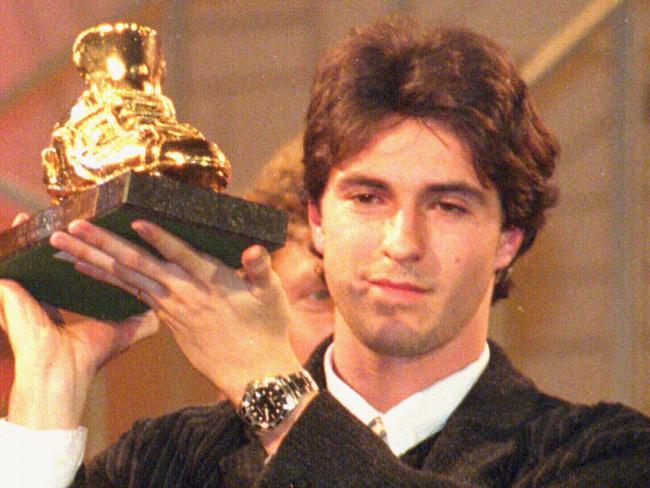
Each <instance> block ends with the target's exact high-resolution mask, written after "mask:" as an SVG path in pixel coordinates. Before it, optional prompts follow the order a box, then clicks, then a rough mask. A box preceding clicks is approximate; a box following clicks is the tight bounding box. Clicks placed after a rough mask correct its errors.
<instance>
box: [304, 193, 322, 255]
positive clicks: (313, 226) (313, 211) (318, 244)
mask: <svg viewBox="0 0 650 488" xmlns="http://www.w3.org/2000/svg"><path fill="white" fill-rule="evenodd" d="M307 216H308V217H309V229H310V230H311V242H312V244H313V245H314V249H316V251H318V253H319V254H321V255H322V254H323V247H324V243H325V239H324V236H323V226H322V217H321V213H320V208H319V206H318V204H317V203H316V202H314V201H313V200H309V203H307Z"/></svg>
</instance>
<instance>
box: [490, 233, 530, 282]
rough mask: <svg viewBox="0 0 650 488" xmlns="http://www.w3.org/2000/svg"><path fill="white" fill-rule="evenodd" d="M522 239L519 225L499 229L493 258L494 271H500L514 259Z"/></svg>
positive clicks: (522, 234) (522, 235)
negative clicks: (499, 234) (499, 233)
mask: <svg viewBox="0 0 650 488" xmlns="http://www.w3.org/2000/svg"><path fill="white" fill-rule="evenodd" d="M523 240H524V230H523V229H520V228H519V227H511V228H509V229H504V230H503V231H501V237H500V238H499V247H498V249H497V253H496V256H495V260H494V271H495V272H497V271H500V270H502V269H505V268H507V267H508V266H510V263H512V260H513V259H515V256H517V253H518V252H519V248H520V247H521V243H522V242H523Z"/></svg>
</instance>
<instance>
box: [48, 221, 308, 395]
mask: <svg viewBox="0 0 650 488" xmlns="http://www.w3.org/2000/svg"><path fill="white" fill-rule="evenodd" d="M133 229H134V230H135V231H136V232H137V233H138V235H140V237H142V238H143V239H144V240H145V241H146V242H148V243H149V244H151V245H152V246H153V247H154V248H155V249H156V250H157V251H158V252H159V253H160V254H161V255H162V256H163V258H164V259H159V258H157V257H155V256H152V255H151V254H149V253H148V252H146V251H145V250H143V249H142V248H140V247H139V246H137V245H135V244H133V243H131V242H129V241H127V240H125V239H122V238H120V237H118V236H116V235H114V234H112V233H110V232H109V231H106V230H105V229H102V228H99V227H96V226H94V225H92V224H90V223H88V222H85V221H75V222H73V223H72V224H71V225H70V226H69V229H68V230H69V234H66V233H63V232H57V233H55V234H54V235H53V236H52V238H51V243H52V245H53V246H54V247H56V248H58V249H60V250H62V251H65V252H67V253H68V254H70V255H72V256H74V257H76V258H77V259H79V261H78V262H77V264H76V268H77V270H79V271H80V272H83V273H85V274H87V275H89V276H91V277H93V278H96V279H99V280H102V281H105V282H108V283H112V284H115V285H117V286H120V287H121V288H123V289H124V290H126V291H128V292H129V293H131V294H133V295H135V296H137V297H139V298H141V300H143V301H144V302H145V303H147V304H148V305H149V306H150V307H151V308H152V309H153V310H154V311H155V313H156V314H157V315H158V316H159V317H160V318H161V319H162V321H163V322H164V323H166V324H167V325H168V326H169V327H170V329H171V331H172V333H173V335H174V338H175V340H176V342H177V343H178V345H179V347H180V348H181V350H182V351H183V353H184V354H185V356H186V357H187V358H188V359H189V361H190V362H191V363H192V364H193V365H194V367H195V368H197V369H198V370H199V371H200V372H201V373H202V374H204V375H205V376H206V377H207V378H208V379H210V380H211V381H212V382H213V383H214V384H215V385H216V386H217V387H218V388H219V389H220V390H222V391H223V392H224V393H225V394H226V395H227V396H228V398H229V399H230V400H231V401H232V402H233V403H234V404H236V405H237V404H238V403H239V401H240V400H241V397H242V394H243V391H244V388H245V386H246V384H247V383H248V382H249V381H251V380H253V379H261V378H263V377H265V376H268V375H276V374H289V373H293V372H295V371H298V370H299V369H300V368H301V365H300V362H299V361H298V359H297V358H296V357H295V355H294V354H293V351H292V350H291V347H290V345H289V340H288V338H287V334H286V329H287V326H288V323H289V305H288V303H287V299H286V297H285V294H284V290H283V288H282V285H281V283H280V279H279V278H278V276H277V275H276V274H275V273H274V272H273V271H272V269H271V260H270V256H269V254H268V252H267V251H266V250H265V249H264V248H262V247H261V246H251V247H250V248H248V249H247V250H246V251H244V253H243V255H242V264H243V266H242V268H241V269H239V270H234V269H231V268H229V267H227V266H225V265H224V264H223V263H221V262H220V261H218V260H217V259H215V258H213V257H212V256H209V255H207V254H203V253H200V252H198V251H196V250H195V249H193V248H192V247H190V246H189V245H188V244H187V243H185V242H184V241H182V240H180V239H179V238H177V237H175V236H173V235H171V234H169V233H168V232H166V231H164V230H163V229H161V228H160V227H158V226H156V225H154V224H152V223H150V222H145V221H136V222H134V223H133Z"/></svg>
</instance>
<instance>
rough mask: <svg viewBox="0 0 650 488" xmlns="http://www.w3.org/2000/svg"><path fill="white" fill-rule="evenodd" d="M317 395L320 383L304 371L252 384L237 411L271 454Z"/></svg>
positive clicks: (247, 388) (248, 386)
mask: <svg viewBox="0 0 650 488" xmlns="http://www.w3.org/2000/svg"><path fill="white" fill-rule="evenodd" d="M317 394H318V385H317V384H316V382H315V381H314V380H313V379H312V377H311V375H310V374H309V372H307V371H305V370H303V369H300V370H299V371H296V372H294V373H291V374H288V375H278V376H270V377H266V378H263V379H261V380H255V381H251V382H250V383H249V384H248V385H247V387H246V390H245V392H244V395H243V397H242V400H241V402H240V404H239V406H238V408H237V411H238V413H239V415H240V417H241V418H242V420H243V421H244V422H245V423H246V424H247V426H248V427H249V429H251V430H252V431H253V432H254V433H255V434H256V435H257V436H258V437H259V439H260V441H261V442H262V444H263V445H264V447H265V448H266V450H267V452H269V453H274V452H275V450H276V449H277V447H278V446H279V445H280V443H281V441H282V439H284V436H285V435H286V434H287V433H288V432H289V430H291V427H292V426H293V424H294V423H295V421H296V420H297V419H298V417H299V416H300V414H301V413H302V411H303V410H304V409H305V408H306V407H307V405H308V404H309V402H311V400H312V399H313V398H314V397H315V396H316V395H317Z"/></svg>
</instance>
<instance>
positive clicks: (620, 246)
mask: <svg viewBox="0 0 650 488" xmlns="http://www.w3.org/2000/svg"><path fill="white" fill-rule="evenodd" d="M395 11H399V12H405V13H409V14H412V15H414V16H415V17H417V18H419V19H423V20H426V21H431V22H437V23H444V24H455V25H464V26H467V27H470V28H473V29H475V30H478V31H480V32H483V33H485V34H487V35H489V36H491V37H492V38H494V39H495V40H497V41H498V42H500V43H501V44H503V45H504V46H505V47H506V48H507V49H508V50H509V51H510V53H511V54H512V55H513V56H514V58H515V59H516V61H517V62H518V63H519V65H520V66H521V68H522V70H523V74H524V76H525V78H526V79H527V81H528V82H529V84H530V85H531V87H532V90H533V93H534V95H535V97H536V100H537V105H538V107H539V108H540V110H541V112H542V116H543V118H544V119H545V120H546V121H547V123H548V124H549V125H550V126H551V127H552V129H553V130H554V131H555V132H556V134H557V136H558V137H559V139H560V142H561V144H562V148H563V152H562V158H561V161H560V165H559V169H558V173H557V175H558V177H557V182H558V183H559V185H560V188H561V203H560V205H559V207H558V208H557V209H555V210H554V211H553V212H552V214H551V217H550V222H549V224H548V226H547V227H546V229H545V230H544V231H543V232H542V234H541V235H540V237H539V240H538V243H537V245H536V247H534V249H533V251H531V253H530V254H529V255H528V256H526V257H525V258H523V259H522V260H521V262H520V263H519V264H518V265H517V266H516V267H515V270H514V278H515V284H516V289H515V291H514V293H513V296H512V298H511V299H510V300H508V301H507V303H503V304H500V305H498V306H497V308H496V313H495V314H494V327H493V336H494V337H495V338H496V339H497V340H498V341H499V342H500V343H501V344H502V345H503V346H504V347H505V348H506V349H507V350H508V352H509V353H510V355H511V357H512V358H513V360H514V361H515V363H516V364H517V366H518V367H519V368H520V369H522V370H523V371H525V372H526V373H527V374H529V375H530V376H531V377H532V378H533V379H534V380H535V381H536V382H537V383H538V384H539V385H540V386H541V387H542V388H544V389H546V390H547V391H550V392H552V393H556V394H558V395H562V396H564V397H567V398H569V399H573V400H579V401H585V402H593V401H597V400H599V399H606V400H612V401H622V402H625V403H627V404H630V405H632V406H634V407H636V408H638V409H640V410H642V411H644V412H645V413H646V414H650V359H649V356H650V325H649V322H650V319H649V309H648V305H647V303H648V301H649V300H648V299H649V298H650V286H649V285H650V265H649V263H650V261H649V260H648V251H647V250H648V246H647V245H646V242H647V240H648V237H649V235H650V225H649V219H648V216H647V209H648V207H649V204H650V198H649V193H650V192H649V188H648V168H649V166H650V162H649V161H648V157H647V154H648V143H647V142H646V140H647V139H649V137H648V135H649V134H648V132H649V129H648V122H649V120H648V119H649V113H650V102H649V99H648V74H649V70H648V66H650V62H649V61H650V49H649V48H650V39H649V38H648V35H649V27H648V26H650V23H649V22H648V20H649V18H650V2H648V1H645V0H638V1H627V2H626V1H613V0H573V1H571V2H566V1H564V0H545V1H543V2H542V1H537V0H496V1H491V2H482V1H476V0H474V1H473V0H402V1H400V0H393V1H390V0H367V1H354V2H348V1H343V0H333V1H328V2H322V1H319V0H278V1H266V0H264V1H263V0H258V1H255V0H241V1H235V0H222V1H200V0H176V1H162V0H152V1H144V0H142V1H120V0H110V1H109V0H105V1H85V0H84V1H82V0H67V1H66V0H48V1H35V0H31V1H30V0H20V1H19V0H4V1H3V2H2V3H0V33H2V34H1V36H2V42H1V43H0V227H2V228H6V227H8V226H9V225H10V222H11V220H12V218H13V216H14V215H15V214H16V213H17V212H18V211H27V212H30V211H34V210H37V209H40V208H43V207H45V206H47V205H48V197H47V195H46V193H45V190H44V185H43V183H42V173H41V171H42V170H41V163H40V151H41V150H42V149H43V148H44V147H45V146H47V145H48V144H49V141H50V133H51V130H52V127H53V125H54V123H55V122H57V121H58V120H62V119H65V118H67V117H68V114H69V110H70V108H71V107H72V105H73V103H74V102H75V100H76V98H77V97H78V96H79V95H80V94H81V91H82V86H83V84H82V81H81V79H80V77H79V75H78V73H77V72H76V69H75V68H74V66H73V64H72V60H71V48H72V43H73V41H74V39H75V38H76V36H77V34H79V33H80V32H81V31H82V30H84V29H86V28H88V27H91V26H93V25H96V24H98V23H102V22H116V21H128V22H131V21H134V22H139V23H142V24H145V25H148V26H150V27H153V28H155V29H156V30H157V31H158V33H159V34H160V36H161V39H162V43H163V48H164V51H165V54H166V58H167V64H168V68H169V69H168V76H167V80H166V83H165V84H164V85H163V92H164V93H165V94H166V95H168V96H169V97H170V98H171V99H172V100H173V101H174V103H175V105H176V109H177V115H178V119H179V120H181V121H186V122H190V123H192V124H193V125H194V126H196V127H197V128H198V129H199V130H201V131H202V132H203V133H204V134H205V135H206V137H207V138H208V139H209V140H212V141H215V142H217V143H218V144H219V146H220V147H221V148H222V150H223V151H224V152H225V153H226V155H227V156H228V157H229V159H230V160H231V161H232V162H233V175H234V178H233V183H232V185H231V187H230V189H229V191H230V192H231V193H235V194H240V193H241V192H242V191H244V190H245V189H246V185H247V183H249V182H250V181H251V180H252V178H253V177H254V176H255V174H256V172H257V171H258V168H260V166H261V165H262V164H263V163H264V162H265V161H266V160H267V159H268V158H269V157H270V155H271V154H272V153H273V151H274V149H276V148H277V147H278V146H279V145H281V144H283V143H284V142H286V141H287V140H289V139H291V138H292V137H294V136H295V135H296V134H298V133H299V132H300V130H301V128H302V124H303V117H304V112H305V109H306V104H307V100H308V92H309V85H310V78H311V74H312V72H313V69H314V66H315V63H316V61H317V59H318V56H319V54H320V53H321V52H322V51H323V49H324V48H325V47H327V46H328V45H330V44H331V43H332V42H334V41H336V40H337V39H339V38H340V37H341V36H343V35H345V34H346V33H347V32H348V31H349V29H350V28H351V27H352V26H355V25H360V24H364V23H367V22H369V21H371V20H372V19H374V18H376V17H377V16H380V15H383V14H386V13H389V12H395ZM11 364H12V358H11V355H10V351H9V347H8V345H7V344H6V341H3V342H2V345H1V346H0V390H1V392H2V397H3V398H2V402H4V401H5V400H6V398H5V397H6V391H7V389H8V385H9V382H10V381H11V374H12V372H11ZM216 397H217V392H215V391H214V389H213V388H212V387H211V386H210V385H209V384H208V383H207V381H205V380H203V379H202V378H201V377H200V376H199V375H198V374H197V373H195V372H194V371H193V370H192V368H191V367H190V366H189V365H188V364H187V362H186V361H185V359H184V358H183V357H182V356H181V354H180V353H179V352H178V351H177V350H176V348H175V346H174V344H173V342H172V341H171V339H170V337H169V335H168V334H165V333H162V334H160V335H159V336H158V337H156V338H153V339H150V340H148V341H146V342H144V343H142V344H139V345H137V346H135V347H133V348H132V349H131V350H130V351H128V352H127V353H125V354H124V355H122V356H121V357H119V358H118V359H117V360H116V361H114V362H113V363H112V364H110V365H109V366H108V367H107V368H106V369H105V371H103V373H102V374H101V375H100V377H99V380H98V381H97V383H96V385H95V388H94V390H93V392H92V396H91V400H90V402H89V406H88V411H87V419H86V423H87V425H89V426H90V428H91V445H90V450H91V452H94V451H96V450H97V449H99V448H101V447H102V446H104V445H105V444H106V443H108V442H111V441H112V440H114V439H115V438H116V436H117V435H118V434H119V433H120V432H121V431H123V430H124V429H126V428H127V427H128V426H129V425H130V424H131V422H132V421H133V420H134V419H135V418H136V417H141V416H150V415H158V414H160V413H163V412H166V411H169V410H172V409H175V408H178V407H180V406H182V405H187V404H192V403H205V402H210V401H214V399H215V398H216Z"/></svg>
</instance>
